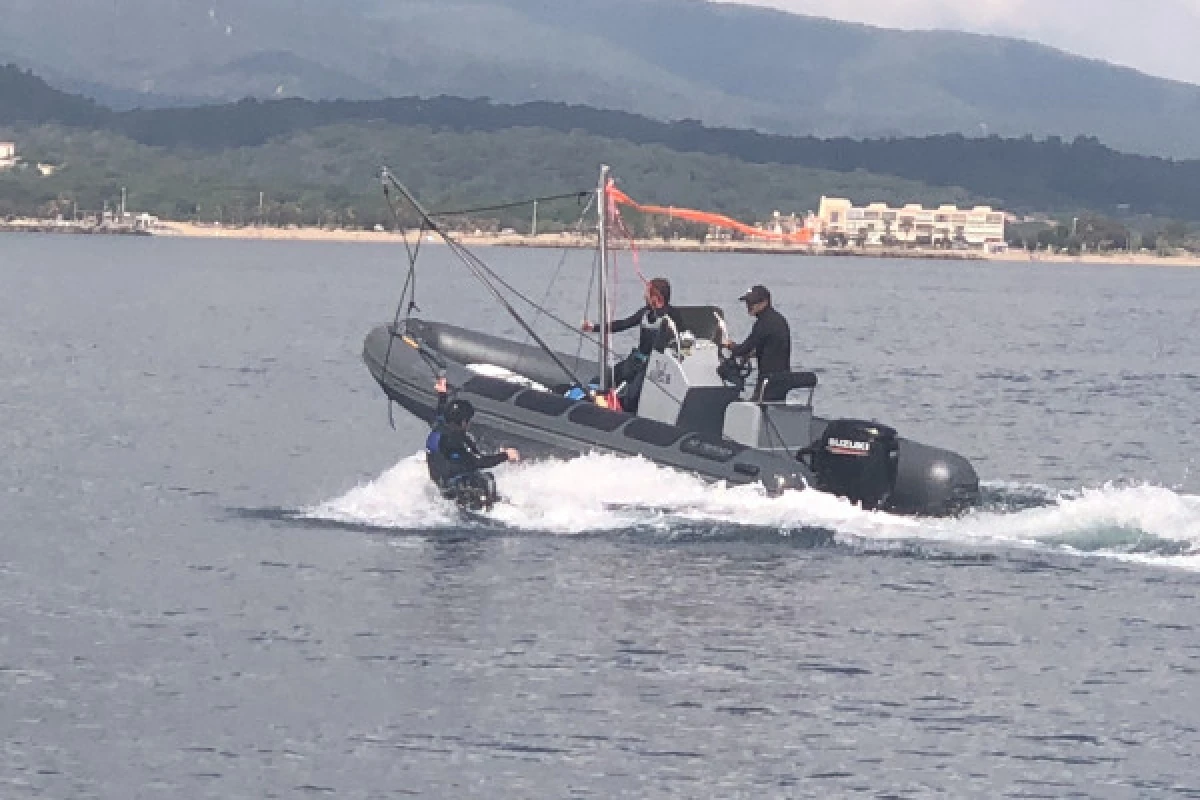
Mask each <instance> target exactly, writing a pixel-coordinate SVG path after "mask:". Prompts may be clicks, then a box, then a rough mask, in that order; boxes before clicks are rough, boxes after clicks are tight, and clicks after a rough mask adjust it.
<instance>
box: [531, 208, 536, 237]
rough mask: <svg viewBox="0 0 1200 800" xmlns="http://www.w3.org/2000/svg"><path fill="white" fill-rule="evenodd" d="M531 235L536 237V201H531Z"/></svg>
mask: <svg viewBox="0 0 1200 800" xmlns="http://www.w3.org/2000/svg"><path fill="white" fill-rule="evenodd" d="M531 235H533V236H537V200H534V201H533V230H532V231H531Z"/></svg>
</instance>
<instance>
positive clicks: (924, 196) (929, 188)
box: [0, 68, 1200, 220]
mask: <svg viewBox="0 0 1200 800" xmlns="http://www.w3.org/2000/svg"><path fill="white" fill-rule="evenodd" d="M46 124H59V125H66V126H68V127H71V128H83V129H88V130H99V131H105V132H107V133H110V134H113V135H114V136H115V137H118V138H119V139H120V140H122V141H128V142H129V143H130V144H138V145H144V146H150V147H153V148H159V149H161V150H162V151H163V152H167V153H172V154H178V155H179V156H180V157H186V158H189V159H193V160H194V159H197V158H201V157H207V156H216V157H217V158H220V157H223V156H222V154H227V152H238V153H240V154H241V155H239V158H242V159H244V160H245V162H246V165H247V166H246V169H247V171H250V170H252V169H253V167H254V166H255V165H256V162H255V159H256V158H258V157H260V155H261V153H262V152H264V151H263V150H262V149H261V148H263V147H264V146H267V145H272V144H277V143H279V142H282V141H297V140H305V141H310V142H312V141H315V140H314V139H313V138H312V136H309V135H310V134H312V135H314V136H315V135H317V133H318V132H324V131H326V129H328V128H330V127H343V128H348V129H356V130H361V129H369V130H370V131H371V132H372V133H371V137H374V138H373V139H372V141H375V140H376V139H378V140H379V141H380V143H381V144H380V146H384V147H386V142H385V141H384V139H385V138H386V136H388V135H390V136H393V137H395V138H402V137H405V136H409V135H410V134H411V133H412V131H413V130H414V129H419V130H421V131H423V132H424V133H423V134H422V135H427V137H428V140H429V142H430V143H436V142H440V143H441V144H439V145H438V146H437V147H436V148H434V150H435V151H436V153H437V157H438V158H441V159H444V160H445V161H446V162H447V163H446V164H445V165H443V167H444V169H443V171H442V172H441V173H439V174H440V176H441V178H442V180H443V187H449V186H451V185H454V184H458V183H462V182H463V181H464V180H465V181H466V183H467V185H469V186H475V187H479V186H481V185H483V184H481V183H480V182H481V181H482V182H486V181H488V180H491V179H494V178H495V177H496V176H497V174H498V173H499V172H501V171H504V170H505V169H507V165H504V164H499V163H497V160H498V159H499V156H489V155H487V153H486V146H485V144H484V142H486V141H487V136H489V135H490V136H494V137H496V141H500V140H501V139H503V140H504V141H506V142H509V143H512V144H514V146H515V143H517V142H519V141H521V139H522V137H524V139H525V141H526V142H527V146H528V147H530V148H531V152H532V154H533V155H534V156H536V155H537V154H538V153H539V152H540V148H548V150H547V151H546V152H560V151H561V148H558V147H557V145H554V144H553V143H554V142H556V141H558V140H564V141H572V140H575V139H578V138H579V137H580V136H582V135H586V136H589V137H591V140H592V141H593V143H594V145H595V146H596V147H597V148H598V150H597V152H596V153H594V154H589V153H588V152H586V151H575V153H574V154H575V157H576V158H578V159H580V160H579V161H578V162H577V163H576V162H565V161H564V162H555V161H550V162H547V163H546V164H544V165H542V166H537V165H536V162H535V163H534V164H528V163H526V159H524V158H522V159H519V160H520V161H521V163H523V164H526V167H527V172H528V175H527V177H522V176H521V175H519V174H518V175H513V176H510V177H509V178H507V179H506V181H505V182H504V183H499V184H493V186H495V187H496V188H499V187H500V186H504V185H507V186H508V187H509V188H510V190H515V189H516V187H517V186H521V187H523V188H524V189H527V190H528V192H530V193H538V192H542V191H545V190H546V188H547V183H548V182H547V181H540V180H535V179H534V176H538V175H544V174H545V172H546V170H557V171H559V172H561V173H564V174H570V175H573V176H579V177H582V176H584V175H587V174H590V173H591V172H592V171H594V169H595V167H596V165H597V164H598V163H599V161H600V160H603V158H611V159H612V163H613V164H614V165H616V166H617V167H618V169H621V167H622V166H626V167H627V166H628V165H623V163H622V161H621V160H619V159H618V158H617V154H620V156H621V158H628V159H632V160H633V161H634V162H636V163H638V164H640V163H641V162H642V160H643V159H642V157H643V156H644V155H645V153H647V152H649V151H650V149H651V148H653V149H654V152H655V153H657V155H658V157H659V158H660V159H662V162H663V163H661V164H655V165H650V166H647V167H646V168H645V169H646V170H647V171H648V172H649V173H652V174H654V175H657V176H659V177H660V178H661V177H662V176H663V175H668V174H671V173H672V172H673V171H676V172H677V171H678V170H680V169H681V168H682V167H681V166H680V165H681V163H683V162H684V161H685V160H686V159H685V157H686V156H692V155H695V156H706V157H713V158H715V159H720V160H721V161H722V163H728V164H736V165H741V166H742V167H744V168H745V171H744V172H743V173H742V175H743V179H739V180H736V181H734V182H733V183H731V184H729V185H727V186H725V187H724V188H722V189H720V191H718V192H717V193H716V194H715V195H714V196H712V197H710V196H709V195H707V194H705V193H703V192H701V191H699V186H701V185H707V184H706V181H707V180H708V176H707V175H706V174H705V173H704V171H703V169H702V170H701V171H700V172H699V173H697V172H696V169H697V167H696V164H697V163H698V162H694V161H693V162H689V167H688V170H689V174H692V175H693V177H692V179H691V183H692V184H695V186H692V187H690V188H689V187H688V186H686V185H685V186H683V187H679V186H674V185H672V188H673V189H674V188H682V190H683V191H684V193H685V195H686V197H683V196H679V195H675V194H671V193H669V192H666V191H665V190H664V183H669V182H665V181H661V180H660V181H658V182H655V181H650V180H647V181H646V182H645V183H644V184H643V185H642V186H641V187H639V188H640V190H641V191H642V192H643V193H646V192H648V193H650V194H651V195H653V196H654V199H661V200H663V201H665V202H668V203H675V204H687V203H699V204H703V205H707V206H711V205H712V204H713V203H714V202H717V203H719V204H723V205H719V207H718V208H717V210H723V211H730V212H738V213H742V212H747V213H751V215H762V214H767V213H770V212H771V211H772V210H774V209H778V208H794V209H795V208H797V207H796V206H795V205H793V203H794V202H799V199H801V198H802V199H803V200H802V202H803V205H801V206H799V208H798V209H797V210H803V209H806V208H814V207H815V205H816V202H817V199H818V198H819V196H820V193H821V192H816V191H815V186H816V185H817V183H819V184H820V186H821V187H823V188H822V192H825V193H828V194H847V195H849V196H851V197H853V198H855V199H860V200H867V201H870V200H883V199H898V200H904V199H906V198H905V197H904V196H903V193H902V192H900V191H899V187H905V189H906V190H907V191H912V192H913V194H912V196H911V197H910V198H907V199H911V200H914V201H915V200H927V201H930V202H933V201H940V200H939V197H940V198H941V199H942V200H945V201H947V202H948V201H949V199H950V198H951V197H954V198H959V197H968V196H969V197H970V198H972V199H975V200H981V201H984V202H991V203H993V204H997V205H1000V206H1002V207H1004V208H1007V209H1010V210H1014V211H1022V212H1062V213H1069V212H1075V211H1080V210H1091V211H1095V212H1100V213H1105V214H1110V215H1112V214H1118V213H1119V214H1121V215H1123V216H1134V215H1153V216H1158V217H1168V218H1178V219H1190V220H1197V219H1200V195H1197V193H1196V192H1195V186H1196V185H1198V184H1200V161H1170V160H1165V159H1160V158H1152V157H1145V156H1135V155H1127V154H1122V153H1118V152H1116V151H1114V150H1112V149H1110V148H1107V147H1105V146H1103V145H1102V144H1100V143H1099V142H1098V141H1096V140H1095V139H1087V138H1080V139H1077V140H1075V141H1073V142H1063V141H1061V140H1056V139H1050V140H1046V141H1037V140H1034V139H1032V138H1031V137H1027V138H1022V139H1002V138H999V137H996V136H992V137H989V138H987V139H969V138H965V137H962V136H959V135H949V136H935V137H924V138H911V139H890V140H867V141H855V140H849V139H831V140H824V139H816V138H812V137H787V136H776V135H769V134H762V133H758V132H755V131H745V130H734V129H721V128H708V127H704V126H701V125H699V124H697V123H688V122H679V123H663V122H659V121H656V120H652V119H648V118H646V117H639V116H636V115H633V114H627V113H623V112H613V111H599V110H596V109H592V108H586V107H581V106H567V105H563V104H558V103H529V104H523V105H516V106H505V105H496V104H492V103H488V102H487V101H483V100H464V99H461V98H451V97H443V98H435V99H432V100H420V99H416V98H407V99H405V98H401V99H390V100H378V101H362V102H347V101H334V102H315V103H314V102H309V101H304V100H279V101H270V102H259V101H242V102H239V103H234V104H228V105H222V106H202V107H197V108H180V109H160V110H153V111H130V112H112V111H110V110H108V109H105V108H103V107H100V106H98V105H96V104H94V103H91V102H90V101H87V100H85V99H83V98H80V97H76V96H72V95H67V94H64V93H62V92H59V91H57V90H54V89H52V88H50V87H49V86H47V85H46V84H45V83H44V82H42V81H41V80H40V79H38V78H37V77H35V76H33V75H29V74H25V73H23V72H20V71H18V70H15V69H11V68H10V69H2V68H0V125H16V126H21V125H24V126H42V125H46ZM388 131H390V133H388ZM468 134H469V135H474V138H473V139H471V141H472V142H473V143H474V144H472V146H471V147H470V148H468V149H467V150H464V151H463V152H462V153H459V154H455V152H454V151H453V148H450V147H448V146H442V145H444V144H445V143H447V142H451V141H459V142H463V141H467V139H466V138H463V135H468ZM306 136H308V138H307V139H306V138H305V137H306ZM455 136H459V138H457V139H456V138H455ZM18 138H24V139H28V138H29V135H28V134H27V135H25V136H24V137H18ZM35 141H36V140H35ZM601 143H603V144H601ZM26 144H27V143H26ZM372 147H375V149H372V148H371V147H367V148H365V149H364V150H362V151H361V152H355V151H354V150H353V149H351V148H335V152H332V153H322V152H313V153H309V154H307V155H306V156H305V158H304V159H298V160H296V161H295V162H293V164H292V165H291V167H292V169H293V170H294V171H295V172H296V173H297V174H308V173H311V172H312V170H313V165H314V164H321V165H324V168H325V169H333V170H334V171H335V172H336V171H337V170H343V171H345V170H349V171H350V172H352V173H354V174H357V175H359V176H360V178H359V179H360V180H369V179H368V178H367V176H366V173H367V172H368V171H369V170H372V169H374V168H376V167H377V166H379V165H380V164H382V163H385V160H381V159H382V158H383V156H382V155H380V154H378V153H376V152H375V150H377V149H378V147H376V146H375V145H372ZM26 149H28V148H27V147H26ZM197 151H198V152H197ZM41 152H42V155H43V156H44V157H45V158H46V159H47V160H50V161H52V162H54V163H60V162H62V161H64V160H68V159H69V158H70V157H71V154H70V152H69V151H67V150H55V149H53V148H50V149H46V147H43V149H42V151H41ZM146 152H154V151H150V150H147V151H146ZM605 153H610V154H611V155H609V156H606V155H605ZM76 157H78V156H76ZM429 157H430V156H429V155H428V154H427V153H426V151H425V150H420V151H414V153H400V154H397V155H396V156H393V157H391V158H389V159H387V160H386V161H387V163H391V164H392V165H393V166H397V165H404V168H405V170H406V171H408V170H417V169H423V168H424V165H423V164H422V163H421V162H422V161H423V160H424V159H426V158H429ZM397 159H398V160H397ZM456 159H457V160H458V162H459V164H460V167H461V170H460V169H458V168H456V167H455V166H454V164H453V162H454V161H455V160H456ZM464 165H465V166H464ZM398 168H399V167H398ZM711 168H712V169H716V168H715V167H711ZM760 168H762V169H760ZM790 168H797V169H799V170H800V172H799V173H795V174H797V175H799V174H801V173H803V172H804V171H806V170H807V171H819V172H821V173H828V175H826V177H825V178H822V179H821V180H820V181H818V182H816V183H814V182H813V181H811V180H809V181H808V182H807V183H806V184H805V185H803V186H799V187H797V188H796V192H795V193H784V194H782V195H770V194H764V193H763V192H762V191H760V190H759V187H756V186H753V185H751V182H750V181H751V178H750V176H751V175H752V174H754V175H759V176H760V177H757V178H755V180H762V178H761V173H762V172H763V171H766V172H768V173H769V172H774V173H778V174H791V173H788V170H789V169H790ZM722 169H724V168H722ZM622 171H623V172H627V170H622ZM718 171H720V170H718ZM830 176H840V177H837V179H836V180H835V179H832V178H830ZM320 178H321V179H322V180H327V179H328V176H327V175H326V174H321V175H320ZM272 180H275V181H277V182H280V181H282V185H292V184H293V183H294V182H295V178H290V177H288V176H286V174H285V173H282V172H281V173H277V174H275V175H273V176H272ZM806 180H807V179H806ZM768 183H769V184H771V185H774V184H773V183H772V182H771V181H768ZM585 184H586V180H585ZM315 185H316V186H318V187H319V186H320V185H321V184H320V181H318V182H317V183H316V184H315ZM574 186H575V184H574V183H573V184H572V187H574ZM939 187H945V188H944V189H939ZM346 188H347V189H348V190H352V191H358V188H357V187H353V186H351V185H350V184H347V185H346ZM718 188H719V187H718ZM863 188H872V190H873V193H866V192H863V191H862V189H863ZM856 191H857V192H859V193H856ZM939 191H940V192H941V194H940V195H939ZM659 192H663V194H662V195H659V194H658V193H659ZM814 192H815V193H814ZM772 198H773V199H772ZM475 199H478V198H475ZM467 202H473V201H472V200H470V199H467Z"/></svg>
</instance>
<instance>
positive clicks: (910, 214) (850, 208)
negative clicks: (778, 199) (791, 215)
mask: <svg viewBox="0 0 1200 800" xmlns="http://www.w3.org/2000/svg"><path fill="white" fill-rule="evenodd" d="M1004 220H1005V214H1004V212H1003V211H997V210H994V209H993V208H992V207H991V206H976V207H975V208H971V209H961V208H958V207H957V206H951V205H943V206H939V207H937V208H923V207H922V206H920V205H916V204H912V203H910V204H909V205H906V206H904V207H903V208H892V207H891V206H889V205H887V204H886V203H871V204H870V205H867V206H855V205H854V204H852V203H851V202H850V201H849V200H846V199H843V198H840V197H822V198H821V207H820V209H819V210H818V211H817V218H816V221H815V222H816V227H817V228H818V229H819V231H820V233H821V235H822V237H823V238H824V239H825V240H826V241H829V238H830V236H831V235H834V236H835V237H836V236H839V235H840V236H842V237H845V238H846V240H847V241H850V242H853V241H856V240H858V239H859V238H860V237H865V238H866V242H867V244H885V240H889V241H890V242H891V243H899V244H922V245H927V244H934V243H940V242H943V241H944V242H950V243H956V242H957V243H959V244H960V245H961V244H965V245H967V246H969V247H974V248H991V247H993V246H998V245H1003V243H1004Z"/></svg>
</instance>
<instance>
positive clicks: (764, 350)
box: [733, 306, 792, 398]
mask: <svg viewBox="0 0 1200 800" xmlns="http://www.w3.org/2000/svg"><path fill="white" fill-rule="evenodd" d="M733 355H734V356H735V357H738V358H741V357H743V356H748V355H753V356H754V358H755V359H756V360H757V361H758V388H756V389H755V390H754V396H755V397H756V398H757V397H760V396H761V394H762V386H763V380H764V379H766V378H769V377H770V376H771V375H774V374H776V373H779V372H791V371H792V330H791V328H790V327H788V322H787V320H786V319H784V318H783V314H780V313H779V312H778V311H776V310H775V308H774V307H773V306H767V307H766V308H765V309H763V310H762V312H761V313H759V315H758V317H757V318H756V319H755V320H754V327H753V328H752V329H751V330H750V336H749V337H747V339H746V341H744V342H742V343H741V344H739V345H738V346H736V347H734V348H733Z"/></svg>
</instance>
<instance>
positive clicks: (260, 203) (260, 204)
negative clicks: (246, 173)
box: [258, 192, 266, 228]
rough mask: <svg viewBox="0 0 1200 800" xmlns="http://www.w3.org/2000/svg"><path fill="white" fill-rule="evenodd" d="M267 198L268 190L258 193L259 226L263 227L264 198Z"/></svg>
mask: <svg viewBox="0 0 1200 800" xmlns="http://www.w3.org/2000/svg"><path fill="white" fill-rule="evenodd" d="M265 199H266V192H259V193H258V226H259V227H260V228H261V227H262V224H263V200H265Z"/></svg>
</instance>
